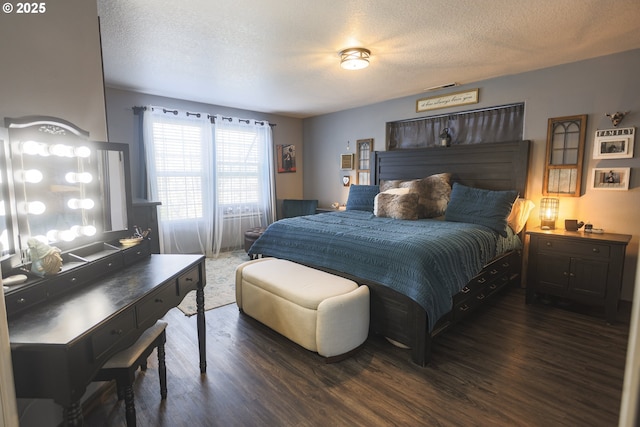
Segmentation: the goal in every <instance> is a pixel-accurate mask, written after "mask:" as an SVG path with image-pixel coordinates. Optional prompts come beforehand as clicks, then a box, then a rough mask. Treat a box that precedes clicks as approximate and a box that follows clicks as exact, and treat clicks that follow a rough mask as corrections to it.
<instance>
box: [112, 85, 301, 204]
mask: <svg viewBox="0 0 640 427" xmlns="http://www.w3.org/2000/svg"><path fill="white" fill-rule="evenodd" d="M106 98H107V122H108V128H109V142H123V143H128V144H129V145H130V148H131V149H130V154H131V160H132V161H131V164H132V165H134V164H135V162H136V161H137V159H138V154H137V153H138V148H137V143H138V141H137V140H138V117H137V116H134V114H133V109H132V108H133V107H142V106H147V105H154V106H159V107H166V108H171V109H180V110H186V111H193V112H201V113H208V114H222V115H225V116H234V117H240V118H245V119H255V120H267V121H269V123H275V124H276V126H275V127H273V128H272V129H273V144H274V154H275V152H276V150H275V146H276V145H281V144H294V145H295V147H296V170H297V171H296V172H294V173H279V174H276V197H277V198H278V199H280V200H281V199H288V198H291V199H297V198H301V197H302V176H303V172H304V167H305V164H304V157H303V156H304V151H305V150H304V143H303V140H302V120H301V119H295V118H291V117H284V116H278V115H274V114H265V113H259V112H255V111H246V110H238V109H234V108H228V107H221V106H217V105H208V104H201V103H197V102H191V101H185V100H180V99H172V98H163V97H159V96H153V95H146V94H142V93H138V92H130V91H125V90H120V89H114V88H107V89H106ZM274 161H275V160H274ZM131 179H132V181H134V182H136V180H139V179H141V178H140V174H139V171H138V170H137V169H136V168H133V169H132V172H131ZM133 196H134V197H137V198H140V197H141V195H140V194H134V195H133Z"/></svg>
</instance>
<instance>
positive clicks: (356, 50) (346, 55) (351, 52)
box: [340, 47, 371, 70]
mask: <svg viewBox="0 0 640 427" xmlns="http://www.w3.org/2000/svg"><path fill="white" fill-rule="evenodd" d="M370 56H371V51H370V50H369V49H365V48H362V47H353V48H350V49H345V50H343V51H342V52H340V66H341V67H342V68H344V69H345V70H361V69H363V68H367V67H368V66H369V57H370Z"/></svg>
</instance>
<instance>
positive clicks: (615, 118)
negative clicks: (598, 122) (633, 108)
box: [605, 111, 630, 126]
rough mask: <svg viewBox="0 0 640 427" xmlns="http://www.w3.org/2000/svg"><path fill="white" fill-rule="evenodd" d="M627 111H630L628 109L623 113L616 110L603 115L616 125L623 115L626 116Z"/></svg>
mask: <svg viewBox="0 0 640 427" xmlns="http://www.w3.org/2000/svg"><path fill="white" fill-rule="evenodd" d="M629 113H630V111H625V112H624V113H621V112H620V111H616V112H615V113H613V114H608V113H607V114H605V115H606V116H607V117H609V118H610V119H611V123H612V124H613V125H614V126H618V125H619V124H620V123H621V122H622V119H624V116H626V115H627V114H629Z"/></svg>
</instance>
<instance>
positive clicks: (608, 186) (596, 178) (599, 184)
mask: <svg viewBox="0 0 640 427" xmlns="http://www.w3.org/2000/svg"><path fill="white" fill-rule="evenodd" d="M630 174H631V168H593V172H592V174H591V188H592V189H594V190H622V191H624V190H628V189H629V175H630Z"/></svg>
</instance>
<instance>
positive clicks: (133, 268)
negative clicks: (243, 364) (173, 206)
mask: <svg viewBox="0 0 640 427" xmlns="http://www.w3.org/2000/svg"><path fill="white" fill-rule="evenodd" d="M98 262H99V261H95V262H94V265H91V266H89V265H88V266H87V268H89V267H92V268H95V267H96V266H98V265H99V264H97V263H98ZM89 264H91V263H89ZM76 273H77V272H76ZM92 274H93V275H99V272H95V271H94V273H92ZM64 276H68V277H67V278H66V280H69V279H70V277H71V276H69V275H68V274H63V275H62V276H61V277H64ZM205 277H206V275H205V264H204V256H202V255H156V254H153V255H150V256H147V257H145V258H144V259H142V260H137V262H135V263H132V264H130V265H127V266H124V265H123V266H122V268H121V269H120V270H119V271H114V272H111V273H108V274H106V275H103V276H102V277H100V278H98V279H91V278H88V279H87V280H86V283H84V284H81V285H78V286H76V287H75V289H74V290H72V291H70V292H68V293H65V294H63V295H62V296H60V297H54V298H52V299H47V300H45V301H43V302H41V303H39V304H37V305H34V306H32V307H30V308H29V309H28V310H26V311H23V312H21V313H19V314H17V315H14V316H12V317H10V318H9V337H10V343H11V355H12V359H13V369H14V380H15V384H16V395H17V396H18V397H21V398H48V399H53V400H54V401H55V402H56V403H58V404H60V405H61V406H63V407H64V408H65V424H67V425H82V408H81V406H80V399H81V397H82V395H83V394H84V392H85V390H86V387H87V385H88V384H89V383H90V382H91V381H92V379H93V378H94V376H95V374H96V372H97V371H98V370H99V369H100V367H101V366H102V365H103V364H104V363H105V361H106V360H108V359H109V358H110V357H111V356H112V355H114V354H115V353H117V352H119V351H120V350H123V349H124V348H126V347H128V346H130V345H131V344H133V343H134V342H135V341H136V339H137V338H138V337H139V336H140V335H141V334H142V332H144V331H145V329H147V328H148V327H150V326H151V325H153V324H154V323H155V322H156V320H157V319H159V318H161V317H162V316H164V314H165V313H166V312H167V311H168V310H169V309H171V308H173V307H175V306H177V305H178V304H179V303H180V302H181V301H182V299H183V298H184V296H185V295H186V294H187V293H188V292H190V291H192V290H196V292H197V297H196V301H197V306H198V310H197V325H198V327H197V330H198V342H199V353H200V372H201V373H205V372H206V356H205V355H206V341H205V318H204V292H203V289H204V286H205V285H206V279H205Z"/></svg>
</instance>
